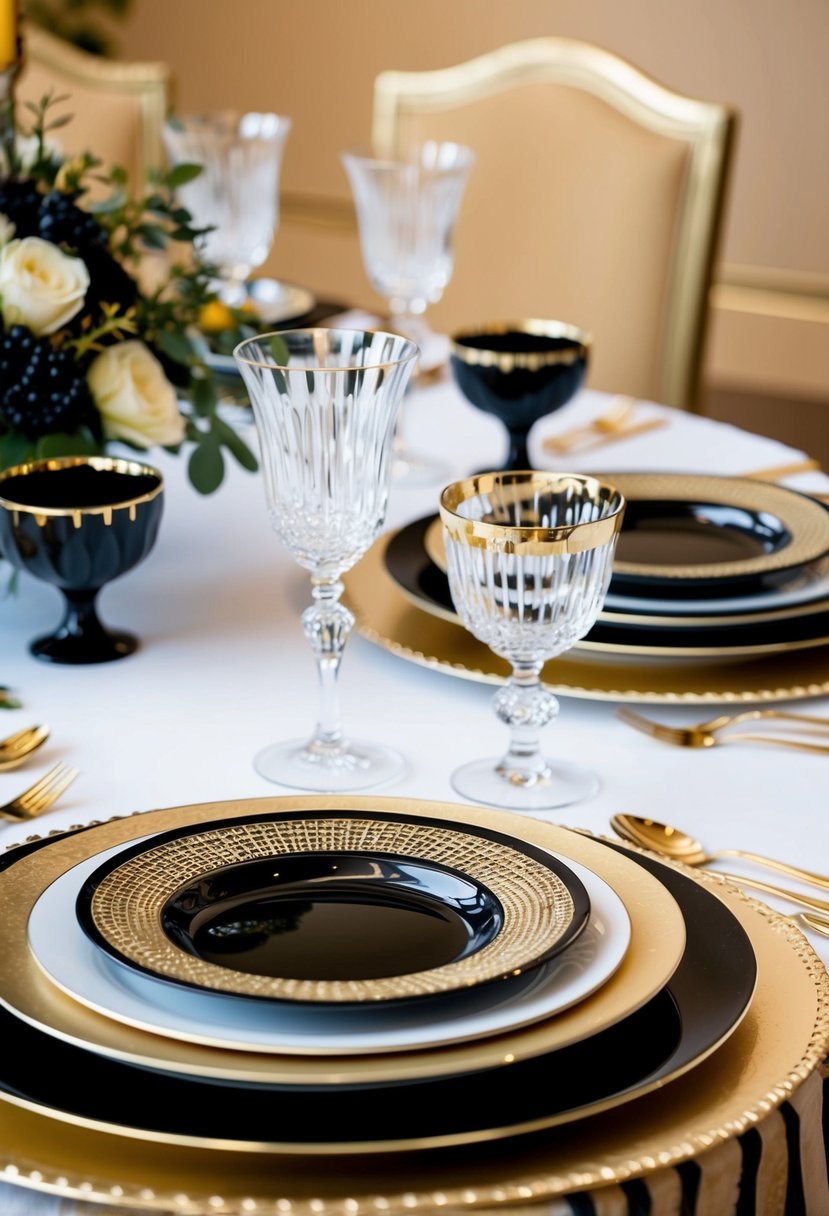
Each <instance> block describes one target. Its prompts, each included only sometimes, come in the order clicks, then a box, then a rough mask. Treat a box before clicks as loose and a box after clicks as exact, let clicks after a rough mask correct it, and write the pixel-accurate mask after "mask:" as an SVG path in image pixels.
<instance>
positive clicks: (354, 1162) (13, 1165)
mask: <svg viewBox="0 0 829 1216" xmlns="http://www.w3.org/2000/svg"><path fill="white" fill-rule="evenodd" d="M631 851H632V852H641V850H636V849H631ZM666 864H670V865H672V866H673V868H674V869H677V870H679V871H680V872H682V873H684V874H686V875H687V876H688V877H690V878H692V879H693V880H694V881H696V882H699V883H704V884H706V885H708V886H710V887H711V888H712V889H713V890H714V891H716V894H717V895H718V896H719V898H720V899H722V900H723V901H724V902H725V903H726V904H727V905H728V906H729V907H730V908H731V910H732V912H733V913H734V915H735V916H736V917H737V918H738V919H739V920H740V922H741V923H742V924H743V926H744V928H745V929H746V931H747V932H748V934H749V936H750V939H751V941H752V945H753V946H754V949H755V953H756V955H757V959H758V967H759V971H758V987H757V991H756V993H755V998H754V1001H753V1004H752V1007H751V1009H750V1011H749V1013H748V1015H747V1017H746V1018H745V1019H744V1020H743V1022H742V1024H741V1025H740V1026H739V1027H738V1028H737V1030H736V1032H735V1033H734V1035H732V1036H731V1038H730V1039H729V1040H728V1041H727V1042H726V1043H725V1045H724V1046H723V1047H721V1048H720V1049H719V1050H718V1051H717V1052H716V1053H715V1054H714V1055H713V1056H711V1057H709V1059H708V1060H706V1061H704V1062H703V1063H702V1064H700V1065H699V1066H698V1067H697V1068H695V1069H694V1070H692V1072H691V1073H690V1074H688V1075H687V1076H686V1077H683V1078H679V1079H678V1080H677V1081H675V1082H673V1083H672V1084H671V1085H670V1086H667V1087H666V1088H665V1089H664V1090H660V1091H658V1092H657V1093H654V1094H650V1095H647V1096H645V1097H642V1098H640V1099H637V1100H636V1101H635V1102H632V1103H630V1104H628V1106H626V1108H625V1111H626V1118H625V1119H624V1120H619V1119H618V1118H613V1116H612V1114H604V1115H601V1114H600V1115H596V1116H593V1117H591V1118H589V1119H586V1120H583V1121H579V1122H578V1123H576V1124H574V1125H572V1126H571V1127H560V1128H557V1129H555V1131H554V1132H553V1133H551V1134H548V1135H537V1136H533V1137H531V1138H529V1140H528V1141H527V1140H522V1139H520V1138H519V1139H517V1140H514V1141H511V1142H509V1143H507V1144H504V1145H503V1146H502V1150H501V1151H499V1150H498V1149H497V1148H491V1149H490V1150H489V1151H488V1152H487V1154H485V1155H481V1154H480V1153H476V1154H473V1155H472V1156H470V1155H469V1154H454V1153H452V1152H451V1151H447V1152H444V1153H438V1154H429V1155H428V1156H424V1155H422V1154H419V1155H415V1156H412V1157H410V1158H408V1159H407V1158H405V1157H402V1156H395V1157H393V1158H384V1159H376V1158H370V1157H358V1158H347V1159H344V1158H341V1157H337V1156H331V1157H327V1158H325V1159H320V1160H318V1161H317V1163H316V1164H317V1166H318V1168H317V1169H315V1170H313V1171H309V1170H308V1168H307V1167H308V1160H307V1158H296V1157H293V1156H291V1155H286V1156H284V1157H279V1158H276V1159H271V1160H269V1161H268V1162H267V1163H265V1162H263V1161H261V1160H256V1159H255V1158H248V1157H245V1156H241V1155H237V1154H225V1153H221V1152H216V1151H214V1150H196V1149H181V1148H175V1147H172V1146H168V1145H162V1144H159V1145H146V1144H136V1143H134V1142H132V1141H129V1140H126V1139H124V1138H122V1137H120V1136H117V1135H108V1134H104V1133H100V1132H93V1131H88V1130H86V1129H84V1128H78V1127H72V1126H69V1125H63V1124H59V1123H57V1122H55V1121H54V1120H52V1119H49V1118H47V1117H45V1116H43V1115H38V1114H34V1113H32V1112H29V1111H26V1110H21V1109H16V1108H14V1107H12V1106H10V1105H8V1104H6V1103H0V1145H2V1148H0V1178H2V1179H3V1180H5V1181H8V1182H12V1183H15V1184H16V1185H18V1186H22V1187H29V1188H31V1189H35V1190H41V1191H49V1192H51V1193H53V1194H58V1195H63V1196H66V1197H73V1198H79V1199H85V1200H90V1201H96V1202H104V1203H109V1204H111V1205H113V1206H114V1207H115V1208H121V1207H126V1208H133V1209H135V1210H136V1211H139V1212H147V1213H150V1212H171V1213H176V1214H181V1216H208V1214H215V1213H218V1216H247V1214H249V1213H250V1212H252V1211H254V1212H255V1211H260V1212H263V1213H267V1214H268V1216H271V1214H275V1213H277V1212H279V1213H285V1214H286V1216H287V1214H290V1216H320V1214H330V1216H342V1213H343V1212H347V1213H349V1214H350V1216H369V1213H371V1214H372V1216H376V1213H377V1212H378V1211H404V1210H406V1211H422V1212H436V1211H438V1210H439V1209H444V1210H446V1209H453V1208H454V1209H458V1210H473V1209H475V1208H480V1207H483V1206H489V1207H495V1208H504V1207H506V1206H524V1205H528V1204H532V1203H540V1202H542V1201H544V1200H549V1199H552V1198H554V1197H556V1196H561V1195H565V1194H568V1193H573V1192H574V1191H580V1190H584V1189H588V1188H591V1187H596V1186H608V1185H611V1184H620V1183H623V1182H626V1181H628V1180H631V1179H634V1178H637V1177H644V1176H647V1175H649V1174H652V1173H654V1172H655V1171H657V1170H660V1169H662V1168H665V1167H667V1166H670V1165H676V1164H678V1163H680V1162H682V1161H687V1160H689V1159H691V1158H693V1157H695V1156H696V1155H698V1154H699V1153H701V1152H704V1151H705V1150H706V1149H708V1148H710V1147H712V1145H714V1144H717V1143H720V1142H721V1141H723V1140H727V1139H730V1138H733V1137H734V1136H737V1135H740V1134H741V1133H742V1132H744V1131H745V1130H747V1129H748V1128H750V1127H753V1126H755V1125H756V1124H757V1122H758V1121H759V1120H761V1119H763V1118H764V1117H765V1116H766V1115H768V1114H769V1113H770V1112H771V1111H773V1110H774V1109H775V1108H776V1107H777V1106H779V1105H780V1104H781V1103H782V1102H783V1101H785V1100H786V1099H787V1098H790V1097H791V1096H792V1094H793V1093H794V1091H795V1090H796V1089H797V1088H798V1087H799V1086H800V1085H801V1083H802V1082H804V1081H805V1080H806V1079H807V1078H809V1077H811V1075H812V1073H813V1072H814V1070H815V1069H816V1068H817V1066H818V1065H819V1064H820V1062H821V1061H822V1059H823V1058H824V1056H825V1054H826V1051H827V1046H829V976H827V973H826V969H825V968H824V967H823V965H822V963H821V962H820V960H819V959H818V958H817V956H816V954H815V953H814V951H813V950H812V948H811V946H810V945H809V944H808V942H807V941H806V939H805V938H804V936H803V934H802V933H801V932H800V931H799V930H798V929H797V928H796V927H795V925H794V923H793V922H792V921H790V920H788V919H787V918H785V917H783V916H782V915H780V914H779V913H776V912H774V911H773V910H772V909H770V908H768V907H767V906H765V905H763V904H760V903H758V902H757V901H755V900H752V899H750V898H748V897H747V896H745V895H743V894H742V893H741V892H739V891H737V890H736V889H735V888H733V887H731V886H729V885H727V884H726V883H725V882H724V880H722V879H721V878H719V877H718V876H716V875H713V874H702V873H700V872H699V871H692V870H690V869H688V868H686V867H684V866H680V865H679V864H677V863H666ZM104 1163H105V1164H104Z"/></svg>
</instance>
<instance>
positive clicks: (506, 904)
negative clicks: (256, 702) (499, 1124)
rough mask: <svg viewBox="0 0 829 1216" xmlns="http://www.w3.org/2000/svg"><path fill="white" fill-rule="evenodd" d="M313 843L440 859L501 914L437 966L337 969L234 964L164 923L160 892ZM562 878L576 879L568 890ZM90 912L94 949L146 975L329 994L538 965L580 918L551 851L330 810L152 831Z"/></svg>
mask: <svg viewBox="0 0 829 1216" xmlns="http://www.w3.org/2000/svg"><path fill="white" fill-rule="evenodd" d="M312 853H338V854H340V853H342V854H348V853H362V854H376V855H378V856H380V855H395V856H399V857H409V858H416V859H418V860H419V861H432V862H435V863H437V864H439V865H442V866H447V867H450V868H451V869H453V870H456V871H460V873H461V874H463V875H465V876H467V877H469V878H471V879H473V880H474V881H475V883H476V884H478V885H479V886H481V885H482V886H484V887H486V888H487V889H488V890H489V891H490V892H491V893H492V895H494V896H495V898H496V899H497V900H498V901H499V903H500V905H501V909H502V913H503V923H502V924H501V928H500V930H499V931H498V932H497V933H496V935H495V936H494V938H493V939H492V940H491V941H489V942H487V943H486V944H485V945H483V946H482V947H481V948H480V949H478V950H476V951H474V952H473V953H470V954H466V955H464V956H463V957H461V958H457V959H455V960H453V961H451V962H448V963H445V964H444V965H443V966H434V967H431V968H429V969H428V970H421V971H413V972H410V973H403V974H400V975H390V976H383V977H377V978H372V979H341V980H331V979H329V980H324V979H314V980H311V979H296V978H289V977H282V976H271V975H260V974H257V973H254V972H245V971H239V970H235V969H234V968H233V967H232V965H228V966H221V965H220V964H218V963H214V962H207V961H205V960H204V959H201V958H198V957H197V956H195V955H194V954H191V953H189V952H187V951H185V950H183V949H182V948H181V947H179V946H178V945H176V944H175V943H174V942H173V941H171V939H170V937H169V936H168V935H167V933H166V932H165V931H164V928H163V925H162V910H163V908H164V905H165V904H166V902H167V901H168V900H169V899H170V898H171V897H172V896H173V895H174V893H175V892H176V891H178V890H179V889H180V888H182V887H183V886H185V885H188V884H190V883H193V882H195V881H196V880H197V879H198V878H200V877H201V876H204V875H207V874H209V873H211V872H212V871H215V870H219V869H221V868H222V867H223V866H225V865H227V864H229V863H230V862H241V861H250V860H253V859H258V858H269V859H271V858H272V859H274V860H276V859H278V858H279V857H280V856H287V855H296V854H302V855H309V854H312ZM558 868H560V869H562V872H563V875H564V876H563V877H562V875H560V874H559V873H557V872H556V870H557V869H558ZM568 881H572V883H574V889H573V890H572V891H571V889H570V888H569V887H568ZM308 891H309V892H310V891H311V888H310V887H309V888H308ZM574 896H575V897H576V898H578V899H579V903H578V905H577V904H576V902H575V899H574ZM88 911H89V916H90V918H91V920H92V922H93V924H94V928H95V930H96V931H97V933H96V936H97V937H99V938H100V939H103V944H104V948H105V949H109V950H110V951H111V952H113V953H114V954H115V955H116V956H117V957H119V958H122V959H125V960H128V961H129V962H130V963H133V964H135V965H136V966H137V967H138V968H139V969H140V970H142V971H145V972H149V973H150V974H152V975H156V976H162V977H164V978H167V979H172V980H175V981H178V982H180V983H183V984H187V985H192V986H195V987H198V988H205V989H209V990H211V991H216V992H231V993H239V994H241V995H243V996H254V997H262V998H271V999H275V1000H281V1001H302V1002H313V1003H323V1004H327V1003H335V1002H340V1003H345V1002H363V1003H364V1002H369V1003H375V1002H378V1001H385V1000H405V999H408V998H417V997H420V996H424V995H427V996H428V995H430V994H437V993H447V992H453V991H457V990H468V989H470V988H473V987H475V986H476V985H479V984H484V983H489V982H491V981H498V980H501V979H506V980H509V979H511V978H512V977H514V976H518V975H521V974H523V973H526V972H528V971H529V970H530V969H532V968H535V967H537V966H539V965H541V964H543V963H544V962H545V961H546V960H547V959H549V958H551V957H552V956H553V955H554V954H555V953H556V952H557V950H558V949H559V948H561V947H562V946H563V945H564V944H565V943H566V942H567V941H569V940H571V939H572V937H573V936H574V934H575V933H576V932H578V931H580V930H581V929H582V928H584V925H585V924H586V923H587V919H586V918H587V912H588V911H589V906H588V903H587V901H586V898H585V893H584V889H583V888H582V886H581V883H580V882H579V880H578V879H577V878H576V877H575V875H571V876H570V879H569V880H568V879H567V875H566V868H565V867H563V866H560V865H559V863H558V862H557V861H555V859H553V858H551V859H550V860H549V863H547V862H544V861H542V860H540V859H538V858H536V857H531V856H528V855H527V854H526V853H524V852H523V851H521V850H520V849H517V848H511V847H510V846H508V845H506V844H504V843H502V842H500V841H497V840H490V839H488V838H487V837H484V836H478V835H475V836H473V835H471V834H470V833H468V832H462V831H459V830H456V829H454V828H448V827H445V826H442V825H438V824H428V823H423V822H422V821H421V822H419V823H417V822H412V821H406V820H396V819H383V818H371V817H369V816H365V817H362V816H361V817H358V818H345V817H343V816H339V815H337V814H336V813H335V814H332V815H326V816H322V817H314V818H308V819H305V818H303V819H294V818H289V819H284V820H279V819H277V820H265V821H248V822H240V823H233V824H226V825H223V826H221V827H216V828H213V829H212V830H209V831H204V832H188V833H185V834H182V835H179V836H177V837H176V838H175V839H169V840H165V841H161V842H158V843H153V842H152V841H150V842H149V843H148V844H147V845H146V847H142V848H141V850H140V851H139V852H137V853H136V854H135V856H132V857H129V858H128V859H127V860H125V861H122V862H121V863H120V864H114V865H113V866H112V868H111V869H109V872H108V873H107V874H105V875H104V876H103V877H102V878H101V880H100V881H99V882H98V883H97V885H95V886H94V890H93V891H92V892H91V895H90V898H89V901H88ZM577 912H578V913H579V915H578V916H577Z"/></svg>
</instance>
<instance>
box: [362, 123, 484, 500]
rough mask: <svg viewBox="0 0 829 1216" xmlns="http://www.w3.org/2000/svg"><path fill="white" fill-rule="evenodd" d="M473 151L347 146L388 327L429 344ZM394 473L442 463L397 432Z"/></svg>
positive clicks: (371, 271) (425, 473)
mask: <svg viewBox="0 0 829 1216" xmlns="http://www.w3.org/2000/svg"><path fill="white" fill-rule="evenodd" d="M474 160H475V156H474V153H473V152H472V150H471V148H467V147H465V146H464V145H463V144H456V143H451V142H436V141H433V140H429V141H427V142H425V143H423V144H421V145H419V146H418V147H417V148H415V149H413V150H412V152H411V153H410V154H409V155H407V156H405V157H401V158H395V157H391V156H389V157H383V156H374V155H372V154H371V153H368V152H360V151H348V152H344V153H343V154H342V162H343V166H344V168H345V171H346V174H347V175H348V179H349V182H350V185H351V191H352V194H353V197H354V204H355V207H356V210H357V223H358V227H359V232H360V247H361V250H362V256H363V265H364V267H365V271H366V274H367V276H368V279H369V282H370V283H371V286H372V287H373V288H374V290H375V291H376V292H378V293H379V294H380V295H381V296H383V298H384V299H385V300H386V301H387V302H388V307H389V315H390V326H391V328H392V329H394V330H397V331H398V332H400V333H401V334H403V335H405V336H406V337H409V338H411V339H412V340H413V341H415V342H416V343H417V344H418V345H419V346H420V348H421V351H422V350H423V349H424V348H425V347H426V345H427V343H428V341H429V338H430V336H431V330H430V329H429V326H428V325H427V324H426V322H425V320H424V314H425V313H426V310H427V309H428V308H429V306H430V305H431V304H436V303H437V302H438V300H439V299H440V298H441V296H442V295H443V292H444V290H445V288H446V286H447V284H448V283H449V281H450V279H451V277H452V271H453V269H454V230H455V223H456V221H457V218H458V214H459V211H460V206H461V201H462V199H463V194H464V190H465V188H466V183H467V179H468V177H469V173H470V170H471V168H472V165H473V163H474ZM394 455H395V470H394V471H395V474H396V475H403V476H414V477H417V478H418V479H419V480H423V479H425V478H428V477H434V476H437V475H439V474H440V473H441V472H442V467H441V466H440V465H439V464H438V463H437V462H435V461H434V460H431V461H430V460H427V459H426V458H425V457H422V456H419V455H415V454H414V453H412V452H410V451H408V450H407V447H406V444H405V441H404V439H403V437H402V435H401V434H400V430H399V428H398V433H397V435H396V436H395V452H394Z"/></svg>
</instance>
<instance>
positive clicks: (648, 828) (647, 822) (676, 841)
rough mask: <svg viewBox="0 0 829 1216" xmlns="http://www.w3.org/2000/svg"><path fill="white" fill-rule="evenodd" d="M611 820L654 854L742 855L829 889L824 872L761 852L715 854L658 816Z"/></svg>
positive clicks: (678, 857)
mask: <svg viewBox="0 0 829 1216" xmlns="http://www.w3.org/2000/svg"><path fill="white" fill-rule="evenodd" d="M610 823H611V826H612V827H613V830H614V831H615V832H616V833H617V834H618V835H619V836H621V837H622V839H623V840H630V841H631V842H632V843H633V844H638V845H639V846H640V847H642V848H644V849H650V850H651V852H653V853H661V854H662V856H663V857H670V858H671V859H672V860H673V861H683V862H685V864H686V865H689V866H702V865H705V863H706V862H708V861H718V860H719V859H720V858H722V857H739V858H741V859H742V860H743V861H753V862H755V863H756V864H758V865H762V866H768V867H769V868H770V869H772V870H779V871H780V872H781V873H782V874H788V875H789V876H790V877H791V878H799V879H800V880H801V881H803V882H808V883H811V884H812V885H813V886H815V887H820V888H821V889H822V890H824V891H829V877H827V876H826V875H824V874H815V873H814V872H813V871H812V870H804V869H801V868H800V867H799V866H793V865H789V864H788V862H785V861H776V860H775V859H774V858H772V857H763V856H761V855H760V854H759V853H750V852H748V851H746V850H744V849H719V850H718V851H717V852H715V853H706V852H705V850H704V849H703V847H702V845H701V844H700V842H699V841H698V840H695V839H694V838H693V836H688V835H686V833H685V832H682V831H680V829H679V828H674V827H671V825H670V824H667V823H659V821H658V820H656V819H642V818H640V817H639V816H638V815H614V816H613V817H612V819H611V820H610ZM739 881H740V882H745V883H746V884H748V883H749V882H750V881H751V880H749V879H747V878H746V879H743V878H741V879H739Z"/></svg>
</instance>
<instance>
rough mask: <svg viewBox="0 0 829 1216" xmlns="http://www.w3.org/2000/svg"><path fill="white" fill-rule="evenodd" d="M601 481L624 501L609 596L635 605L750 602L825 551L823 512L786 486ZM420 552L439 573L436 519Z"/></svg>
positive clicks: (724, 480)
mask: <svg viewBox="0 0 829 1216" xmlns="http://www.w3.org/2000/svg"><path fill="white" fill-rule="evenodd" d="M595 476H602V477H604V476H605V475H603V474H595ZM607 480H609V481H610V482H612V484H613V485H614V486H615V487H616V488H617V489H618V490H619V491H620V492H621V493H622V494H623V495H624V497H625V502H626V508H625V518H624V523H623V526H622V531H621V534H620V537H619V542H618V545H617V549H616V558H615V560H614V565H613V577H612V580H611V592H614V593H615V592H619V593H622V594H626V595H628V596H634V597H638V598H642V599H647V598H648V597H649V596H652V595H663V596H667V597H670V596H681V597H685V598H692V597H697V596H698V597H704V598H716V597H719V596H733V595H735V594H740V593H743V594H751V593H752V592H755V593H756V592H760V591H763V590H768V589H772V588H775V587H778V586H785V584H786V582H787V580H788V579H790V578H791V577H793V575H794V574H796V572H797V571H799V570H800V569H802V568H803V567H804V566H806V565H808V564H809V563H811V562H814V561H817V560H818V559H819V558H821V557H823V556H824V555H825V554H826V553H828V552H829V512H827V510H826V507H825V505H824V504H822V503H820V502H818V501H816V500H815V499H814V498H810V497H808V496H807V495H804V494H799V493H798V492H797V491H796V490H792V489H789V488H788V487H786V486H778V485H775V484H774V483H773V482H765V481H753V480H752V479H751V478H748V477H723V476H705V475H701V474H691V473H613V474H608V475H607ZM424 547H425V549H426V552H427V553H428V555H429V557H430V558H431V559H432V561H434V562H435V564H436V565H437V566H438V567H439V568H440V569H443V570H445V569H446V559H445V554H444V552H443V537H442V534H441V530H440V521H439V520H437V519H436V520H434V521H433V522H432V524H431V525H430V527H429V529H428V531H427V533H426V535H425V537H424Z"/></svg>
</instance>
